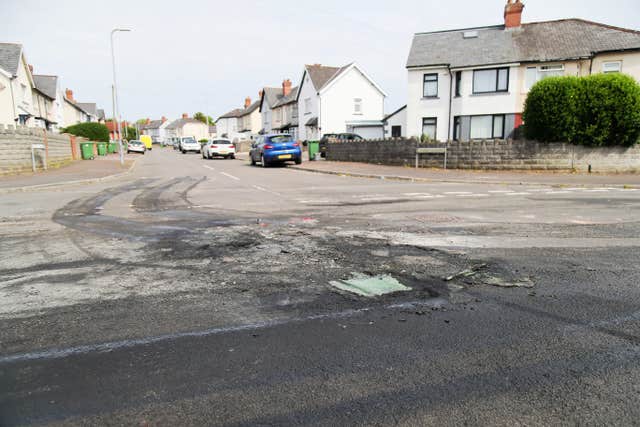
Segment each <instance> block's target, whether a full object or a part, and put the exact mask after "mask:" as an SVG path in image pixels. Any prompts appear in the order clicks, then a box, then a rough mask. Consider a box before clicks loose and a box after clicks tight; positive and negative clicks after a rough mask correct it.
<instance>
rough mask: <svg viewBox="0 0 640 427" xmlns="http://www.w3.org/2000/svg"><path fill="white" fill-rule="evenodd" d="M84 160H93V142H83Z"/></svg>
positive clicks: (81, 150)
mask: <svg viewBox="0 0 640 427" xmlns="http://www.w3.org/2000/svg"><path fill="white" fill-rule="evenodd" d="M80 152H81V154H82V160H93V142H83V143H81V144H80Z"/></svg>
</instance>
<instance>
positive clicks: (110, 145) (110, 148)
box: [107, 142, 117, 153]
mask: <svg viewBox="0 0 640 427" xmlns="http://www.w3.org/2000/svg"><path fill="white" fill-rule="evenodd" d="M116 149H117V145H116V143H115V142H109V143H108V144H107V153H115V152H116Z"/></svg>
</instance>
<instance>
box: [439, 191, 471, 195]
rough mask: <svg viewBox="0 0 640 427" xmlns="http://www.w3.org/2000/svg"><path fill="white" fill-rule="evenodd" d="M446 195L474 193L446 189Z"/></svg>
mask: <svg viewBox="0 0 640 427" xmlns="http://www.w3.org/2000/svg"><path fill="white" fill-rule="evenodd" d="M444 194H446V195H448V196H459V195H462V194H472V193H471V192H470V191H445V193H444Z"/></svg>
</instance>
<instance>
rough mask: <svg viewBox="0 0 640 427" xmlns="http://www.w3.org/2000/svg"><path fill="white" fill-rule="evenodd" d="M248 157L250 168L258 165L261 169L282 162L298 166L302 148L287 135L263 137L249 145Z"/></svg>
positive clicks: (300, 161) (300, 160)
mask: <svg viewBox="0 0 640 427" xmlns="http://www.w3.org/2000/svg"><path fill="white" fill-rule="evenodd" d="M249 156H250V157H251V165H252V166H255V165H256V163H260V164H261V165H262V167H263V168H266V167H268V166H269V165H271V164H273V163H284V162H295V164H296V165H299V164H300V163H302V148H301V147H300V143H299V142H296V140H295V139H293V137H292V136H291V135H289V134H277V135H263V136H260V137H258V139H257V140H256V142H254V143H253V145H251V151H249Z"/></svg>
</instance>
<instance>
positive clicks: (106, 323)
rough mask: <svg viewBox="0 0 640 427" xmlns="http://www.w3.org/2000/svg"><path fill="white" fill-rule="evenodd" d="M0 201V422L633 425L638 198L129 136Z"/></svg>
mask: <svg viewBox="0 0 640 427" xmlns="http://www.w3.org/2000/svg"><path fill="white" fill-rule="evenodd" d="M0 204H1V205H2V207H3V209H2V212H1V214H0V215H1V217H0V301H2V304H1V305H0V425H3V426H5V425H24V424H53V425H79V424H81V425H232V426H233V425H371V424H374V425H398V424H399V425H460V424H490V425H513V424H526V425H549V424H622V425H630V424H634V423H637V420H638V419H640V405H639V403H640V386H639V385H638V384H640V368H639V367H640V290H639V287H638V283H640V270H639V268H638V260H639V255H638V247H639V246H640V233H639V231H640V227H639V222H638V220H639V219H640V209H639V208H640V191H637V190H633V189H625V188H622V187H618V186H616V187H589V188H585V187H580V186H577V187H575V188H571V187H552V186H541V185H526V184H525V185H517V186H515V185H514V186H511V185H499V184H484V183H477V184H473V183H466V184H463V183H456V184H454V183H410V182H394V181H385V180H373V179H360V178H350V177H341V176H333V175H319V174H313V173H307V172H303V171H297V170H292V169H290V168H286V167H275V168H269V169H262V168H255V167H250V166H249V165H248V164H247V163H246V162H244V161H240V160H235V161H234V160H204V159H202V158H201V157H200V156H197V155H195V154H192V155H182V154H179V153H177V152H174V151H171V150H153V152H152V153H150V155H147V156H145V157H144V158H141V159H140V160H139V162H138V164H137V165H136V168H135V170H134V171H133V172H132V173H131V174H129V175H127V176H126V177H123V178H120V179H117V180H114V181H110V182H108V183H98V184H90V185H75V186H67V187H61V188H58V189H56V190H52V189H48V190H42V191H31V192H24V193H9V194H0ZM353 273H362V274H365V275H377V274H388V275H391V276H393V277H395V278H396V279H398V280H399V281H400V282H402V283H403V284H405V285H407V286H409V287H411V290H410V291H407V292H400V293H396V294H392V295H388V296H385V297H378V298H364V297H360V296H357V295H354V294H348V293H346V292H344V291H338V290H336V289H335V288H332V287H331V286H330V285H329V282H330V281H333V280H339V279H346V278H349V277H350V276H351V275H352V274H353ZM460 273H462V274H460ZM451 276H454V277H452V278H451V280H448V281H447V280H445V279H444V278H447V277H451ZM506 286H513V287H506Z"/></svg>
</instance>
